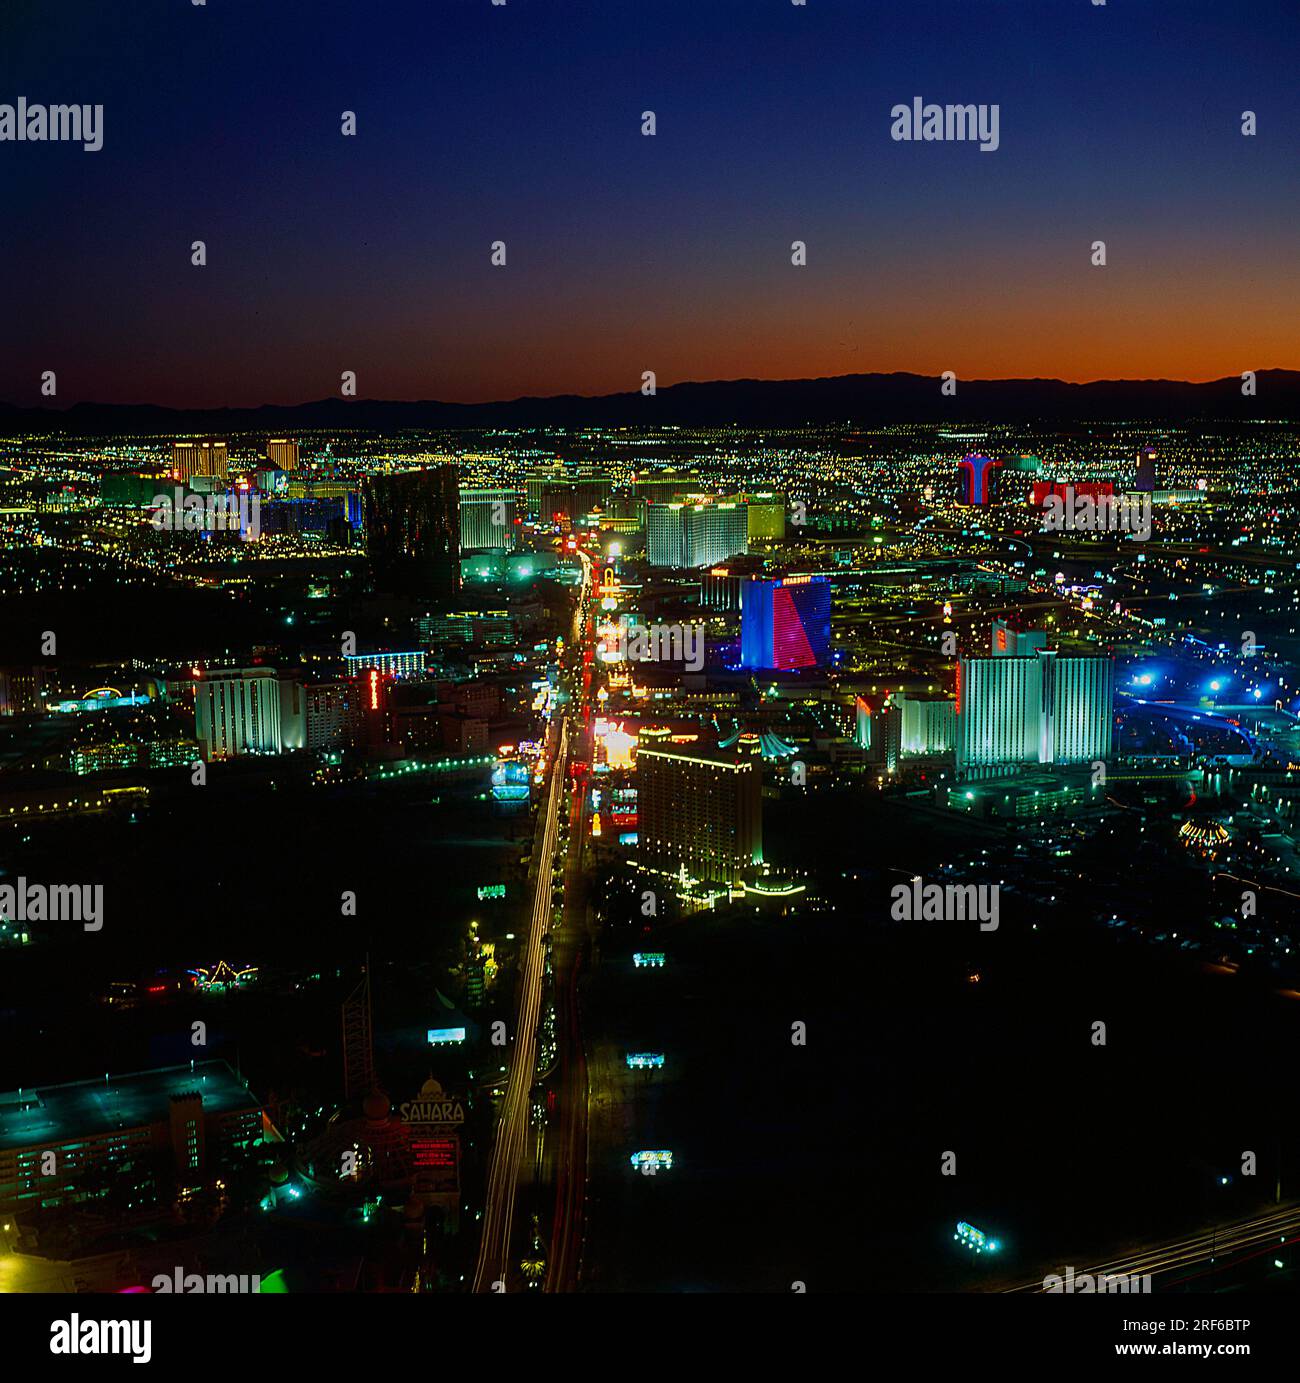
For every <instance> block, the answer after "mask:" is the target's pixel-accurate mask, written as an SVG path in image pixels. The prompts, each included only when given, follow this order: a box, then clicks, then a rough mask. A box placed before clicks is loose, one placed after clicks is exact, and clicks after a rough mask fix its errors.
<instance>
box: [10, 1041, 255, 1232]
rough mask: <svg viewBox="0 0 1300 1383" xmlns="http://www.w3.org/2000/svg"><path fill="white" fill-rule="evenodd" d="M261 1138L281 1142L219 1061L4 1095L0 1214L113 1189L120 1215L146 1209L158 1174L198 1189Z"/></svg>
mask: <svg viewBox="0 0 1300 1383" xmlns="http://www.w3.org/2000/svg"><path fill="white" fill-rule="evenodd" d="M266 1141H277V1142H278V1141H279V1139H278V1135H277V1134H276V1133H275V1130H274V1129H273V1128H272V1127H271V1124H270V1122H269V1121H268V1119H267V1117H266V1115H265V1113H264V1112H263V1110H262V1108H261V1106H260V1104H259V1103H258V1101H257V1099H256V1098H255V1097H254V1096H253V1095H252V1093H251V1092H250V1091H249V1089H248V1087H247V1086H246V1085H245V1084H244V1082H243V1081H242V1080H240V1079H239V1078H238V1077H237V1076H236V1075H235V1073H234V1072H233V1071H232V1070H231V1069H230V1067H229V1065H227V1063H226V1062H224V1061H200V1062H192V1063H191V1064H190V1065H188V1066H169V1067H162V1068H160V1069H158V1070H154V1071H138V1072H135V1073H134V1074H132V1075H125V1076H110V1077H106V1078H105V1077H101V1078H100V1079H97V1080H87V1081H74V1082H73V1083H71V1084H69V1085H49V1086H41V1087H38V1088H35V1089H21V1090H11V1091H8V1092H6V1093H0V1211H2V1212H5V1213H11V1212H17V1213H19V1214H21V1213H23V1212H35V1211H41V1210H53V1209H58V1208H60V1207H63V1206H71V1205H79V1204H83V1203H86V1202H93V1201H95V1200H97V1199H100V1198H102V1197H104V1196H107V1195H109V1194H110V1193H111V1192H113V1191H120V1192H121V1193H122V1198H123V1200H124V1203H125V1204H124V1208H125V1209H126V1210H128V1211H130V1210H142V1209H147V1208H148V1207H149V1206H151V1205H153V1204H154V1203H155V1202H156V1200H157V1194H158V1185H157V1182H158V1179H159V1177H160V1175H162V1174H163V1173H165V1172H168V1171H170V1172H171V1173H173V1174H174V1175H175V1177H176V1179H177V1180H178V1181H179V1183H180V1184H181V1185H199V1184H202V1183H205V1182H208V1181H210V1180H211V1179H212V1178H213V1177H214V1176H216V1175H219V1174H220V1173H221V1172H224V1171H228V1170H232V1169H234V1168H235V1167H237V1166H238V1165H240V1164H241V1163H242V1162H244V1161H245V1160H246V1159H247V1158H248V1157H249V1156H250V1155H251V1154H252V1152H253V1150H254V1149H255V1148H256V1147H258V1146H260V1145H261V1144H262V1143H264V1142H266ZM50 1154H53V1158H52V1159H51V1157H50ZM51 1167H52V1168H53V1171H52V1172H51V1171H50V1170H49V1169H50V1168H51Z"/></svg>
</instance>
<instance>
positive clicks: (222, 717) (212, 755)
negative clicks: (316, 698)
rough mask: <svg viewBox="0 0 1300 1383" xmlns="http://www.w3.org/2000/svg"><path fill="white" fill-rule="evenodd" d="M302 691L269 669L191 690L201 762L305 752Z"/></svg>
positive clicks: (246, 670)
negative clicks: (295, 751) (254, 755)
mask: <svg viewBox="0 0 1300 1383" xmlns="http://www.w3.org/2000/svg"><path fill="white" fill-rule="evenodd" d="M302 694H303V691H302V686H301V684H299V683H298V682H295V681H292V680H291V679H289V678H284V677H280V676H279V675H278V674H277V673H276V672H275V670H274V669H273V668H264V667H259V668H242V669H240V670H239V671H237V672H230V673H224V674H219V675H217V676H214V677H203V678H201V679H200V680H199V681H197V682H196V683H195V684H194V723H195V732H196V738H197V739H198V742H199V747H200V749H201V750H202V753H203V757H204V758H205V759H209V760H211V759H232V758H240V757H242V756H243V755H245V754H283V753H286V752H287V751H289V750H292V749H302V748H304V746H305V724H304V719H303V707H302Z"/></svg>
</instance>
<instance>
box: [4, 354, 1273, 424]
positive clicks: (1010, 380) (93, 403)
mask: <svg viewBox="0 0 1300 1383" xmlns="http://www.w3.org/2000/svg"><path fill="white" fill-rule="evenodd" d="M1252 373H1253V374H1254V375H1255V376H1256V378H1257V379H1258V378H1259V377H1260V376H1289V377H1292V378H1295V379H1296V380H1297V381H1300V366H1297V367H1296V368H1294V369H1291V368H1288V367H1286V366H1283V365H1271V366H1266V367H1263V368H1260V369H1256V370H1254V371H1252ZM942 378H943V375H942V374H925V373H922V372H920V371H917V370H856V371H850V372H848V373H845V374H835V375H794V376H791V375H782V376H761V375H736V376H733V377H730V378H726V379H717V378H715V379H683V380H678V381H677V382H676V383H674V384H663V385H659V386H658V387H657V390H656V396H657V395H658V394H666V393H669V392H671V391H672V390H675V389H713V388H728V387H734V386H739V385H776V386H780V385H808V384H842V383H849V382H853V381H866V380H871V381H885V380H897V381H908V382H911V381H925V382H926V383H929V384H937V383H939V382H940V381H941V380H942ZM956 382H957V385H958V387H959V389H960V388H963V387H964V388H976V387H980V386H987V385H1001V386H1006V385H1053V386H1058V387H1060V388H1062V389H1098V388H1117V387H1118V388H1124V387H1139V386H1146V387H1155V386H1170V387H1175V388H1188V389H1208V388H1212V387H1214V386H1216V385H1217V386H1222V385H1226V384H1232V385H1233V386H1234V387H1237V386H1240V384H1241V375H1239V374H1237V375H1221V376H1216V377H1215V378H1213V379H1174V378H1171V377H1169V376H1167V375H1143V376H1139V377H1128V376H1117V377H1110V376H1107V377H1103V378H1100V379H1087V380H1071V379H1062V378H1061V377H1060V376H1059V375H1000V376H979V377H976V376H969V377H968V376H963V375H957V376H956ZM642 397H647V396H645V395H642V393H641V391H640V390H638V389H624V390H618V391H615V392H612V393H605V394H583V393H578V392H575V391H573V390H566V391H562V392H560V393H555V394H516V395H514V396H513V397H510V398H495V399H484V400H465V399H441V398H428V397H425V398H380V397H372V396H368V395H362V396H358V397H351V398H344V397H341V396H335V395H332V394H327V395H324V396H322V397H320V398H316V399H298V400H295V401H294V402H292V403H273V402H263V403H249V404H216V405H202V404H168V403H153V402H151V401H149V400H140V399H136V400H130V401H123V402H112V401H108V400H104V399H79V400H78V401H77V402H76V403H71V404H64V405H60V404H46V403H38V404H23V403H13V402H11V401H10V400H7V399H0V409H7V410H10V411H13V412H20V413H39V414H44V415H49V416H53V417H61V416H66V415H67V414H69V413H71V412H73V411H74V410H76V409H78V408H104V409H119V408H120V409H130V408H148V409H153V410H156V411H158V412H165V413H223V412H230V413H236V412H238V413H254V412H259V411H261V410H264V409H277V408H283V409H292V408H317V407H320V406H322V405H338V406H340V407H353V406H356V405H358V404H372V405H392V406H397V407H410V408H416V407H436V408H508V407H512V406H514V405H517V404H526V403H561V402H563V403H567V402H570V401H580V402H584V403H604V402H608V401H610V400H613V399H635V398H642Z"/></svg>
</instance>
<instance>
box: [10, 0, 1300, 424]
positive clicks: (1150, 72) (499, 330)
mask: <svg viewBox="0 0 1300 1383" xmlns="http://www.w3.org/2000/svg"><path fill="white" fill-rule="evenodd" d="M1297 10H1300V7H1297V6H1295V5H1291V4H1286V3H1282V0H1277V2H1276V3H1268V4H1251V3H1249V2H1248V0H1235V2H1234V3H1222V2H1221V0H1214V2H1212V0H1187V2H1186V3H1174V0H1167V2H1159V3H1158V2H1157V0H1145V2H1144V0H1111V3H1109V4H1108V5H1106V6H1104V7H1100V6H1093V5H1092V4H1090V3H1089V0H1003V2H1002V3H998V0H985V2H984V3H979V2H978V0H933V2H932V3H925V4H918V3H912V2H911V0H908V2H907V3H884V0H881V3H871V0H859V2H858V3H852V0H808V4H807V5H806V6H803V7H799V6H793V5H791V4H789V3H788V0H566V2H565V3H557V2H555V0H509V3H508V4H506V5H505V6H493V5H492V4H491V3H490V0H375V3H371V4H369V5H367V4H364V3H361V0H349V3H342V2H340V3H332V2H331V0H311V3H308V2H307V0H273V2H272V0H266V3H252V0H209V3H208V4H207V5H206V6H203V7H198V6H192V5H190V4H188V3H184V0H166V3H162V2H161V0H130V3H123V4H104V3H99V2H96V3H90V0H85V2H84V3H83V2H82V0H76V2H75V3H64V4H60V5H58V6H51V5H47V4H44V3H34V2H29V0H5V8H4V12H3V15H2V16H0V102H3V103H10V104H12V103H14V102H15V101H16V100H17V98H18V97H19V96H25V97H26V98H27V100H28V101H29V102H45V103H55V102H89V103H101V104H103V106H104V108H105V112H104V147H103V149H102V150H101V151H100V152H98V153H85V152H83V151H82V150H81V149H80V147H79V146H67V145H58V144H28V143H22V144H18V143H0V187H2V188H3V205H4V207H5V215H4V217H3V218H2V219H0V251H2V252H3V254H2V258H0V310H2V311H3V316H4V320H5V321H6V323H7V325H8V326H9V330H7V331H6V332H4V333H3V340H0V398H4V399H6V400H8V401H10V402H14V403H23V404H30V403H37V402H40V396H39V386H40V374H41V371H42V370H46V369H53V370H56V371H57V374H58V381H59V393H58V397H57V402H58V403H59V404H62V405H66V404H71V403H73V402H76V401H78V400H80V399H98V400H104V401H120V402H128V401H154V402H161V403H169V404H176V405H186V404H191V405H205V406H206V405H221V404H231V405H236V404H241V405H242V404H256V403H262V402H293V401H297V400H301V399H308V398H320V397H324V396H326V395H329V394H332V393H337V390H338V381H339V374H340V372H341V371H342V370H344V369H353V370H356V371H357V374H358V382H359V392H360V393H361V394H362V395H364V396H367V397H384V398H417V397H424V398H447V399H487V398H495V397H509V396H514V395H517V394H520V393H555V392H564V391H574V392H583V393H592V392H606V391H613V390H618V389H626V388H636V387H638V385H639V383H640V376H641V372H642V371H643V370H655V371H656V372H657V375H658V378H659V380H660V382H661V383H665V384H667V383H672V382H675V381H677V380H680V379H689V378H695V379H704V378H726V377H735V376H740V375H749V376H760V377H781V376H798V375H820V374H837V373H846V372H850V371H857V370H880V369H910V370H920V371H925V372H931V373H938V372H939V371H941V370H943V369H954V370H956V371H957V372H958V374H959V375H964V376H966V377H971V376H976V375H983V376H989V375H1059V376H1062V377H1065V378H1072V379H1085V378H1097V377H1105V376H1139V375H1165V376H1176V377H1184V378H1208V377H1212V376H1216V375H1222V374H1228V373H1239V372H1240V371H1241V370H1244V369H1249V368H1266V367H1270V366H1291V367H1295V366H1300V350H1298V349H1297V346H1296V342H1297V339H1298V338H1300V332H1298V331H1297V328H1296V305H1297V289H1300V236H1298V235H1297V233H1296V229H1295V228H1296V224H1297V221H1298V220H1300V217H1298V216H1297V211H1298V210H1300V207H1298V202H1300V198H1298V196H1297V186H1298V180H1300V82H1297V80H1296V76H1295V73H1296V55H1297V53H1300V17H1297ZM914 96H921V97H923V98H924V99H925V100H927V101H935V102H939V103H944V102H963V103H964V102H975V103H997V104H998V106H999V107H1000V136H1001V147H1000V148H999V149H998V150H997V152H995V153H981V152H979V150H978V149H977V148H976V147H975V146H974V145H971V144H943V143H930V144H925V143H911V144H909V143H898V142H894V141H892V140H891V139H890V135H889V130H890V124H891V120H890V108H891V106H893V105H894V104H895V103H898V102H903V103H908V102H910V101H911V99H912V98H913V97H914ZM647 109H651V110H654V111H655V112H656V116H657V120H658V134H657V135H656V136H655V137H654V138H644V137H643V136H642V135H641V133H640V118H641V112H642V111H643V110H647ZM1246 109H1250V110H1254V111H1256V112H1257V114H1258V118H1259V134H1258V135H1257V136H1256V137H1255V138H1253V139H1247V138H1243V137H1242V135H1241V133H1240V113H1241V112H1242V111H1243V110H1246ZM344 110H353V111H355V112H356V113H357V120H358V134H357V136H356V138H352V139H348V138H344V137H342V136H341V134H340V133H339V123H340V113H341V112H342V111H344ZM195 239H202V240H204V241H205V242H206V244H207V252H208V264H207V266H206V267H205V268H194V267H192V266H191V264H190V244H191V242H192V241H193V240H195ZM498 239H500V240H504V241H505V242H506V244H507V254H508V264H507V266H506V267H505V268H504V269H496V268H493V267H492V266H491V265H490V263H489V247H490V245H491V242H492V241H494V240H498ZM795 239H801V240H804V241H806V242H807V245H808V260H809V262H808V267H807V268H805V269H795V268H793V267H792V266H791V265H790V242H791V241H792V240H795ZM1097 239H1101V240H1105V241H1106V244H1107V253H1108V261H1109V262H1108V264H1107V266H1106V267H1105V268H1104V269H1097V268H1094V267H1093V266H1092V265H1091V263H1090V257H1089V256H1090V247H1091V244H1092V242H1093V241H1094V240H1097Z"/></svg>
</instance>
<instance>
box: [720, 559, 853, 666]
mask: <svg viewBox="0 0 1300 1383" xmlns="http://www.w3.org/2000/svg"><path fill="white" fill-rule="evenodd" d="M830 643H831V583H830V582H829V581H828V580H827V579H826V578H825V577H824V576H787V577H786V578H785V580H784V581H746V582H745V584H744V585H743V586H742V587H741V588H740V663H741V666H742V667H747V668H770V669H773V670H788V669H794V668H813V667H824V666H825V664H826V660H827V658H828V656H829V654H830Z"/></svg>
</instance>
